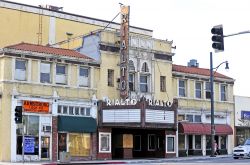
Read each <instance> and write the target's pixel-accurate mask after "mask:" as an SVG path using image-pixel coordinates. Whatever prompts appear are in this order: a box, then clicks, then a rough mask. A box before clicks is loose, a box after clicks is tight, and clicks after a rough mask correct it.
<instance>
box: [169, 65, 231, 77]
mask: <svg viewBox="0 0 250 165" xmlns="http://www.w3.org/2000/svg"><path fill="white" fill-rule="evenodd" d="M172 71H175V72H182V73H188V74H196V75H202V76H208V77H209V76H210V70H209V69H205V68H196V67H188V66H182V65H175V64H173V66H172ZM214 77H217V78H224V79H231V80H233V79H232V78H231V77H228V76H225V75H223V74H220V73H218V72H216V73H215V74H214Z"/></svg>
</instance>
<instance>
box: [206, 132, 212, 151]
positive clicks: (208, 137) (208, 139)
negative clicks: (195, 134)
mask: <svg viewBox="0 0 250 165" xmlns="http://www.w3.org/2000/svg"><path fill="white" fill-rule="evenodd" d="M211 146H212V145H211V136H209V135H207V136H206V149H211V148H212V147H211Z"/></svg>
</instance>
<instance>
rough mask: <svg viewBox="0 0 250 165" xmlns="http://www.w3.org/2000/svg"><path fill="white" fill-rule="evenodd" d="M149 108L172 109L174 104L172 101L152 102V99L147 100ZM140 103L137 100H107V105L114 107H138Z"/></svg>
mask: <svg viewBox="0 0 250 165" xmlns="http://www.w3.org/2000/svg"><path fill="white" fill-rule="evenodd" d="M146 101H147V102H148V105H149V106H163V107H171V106H172V102H170V101H164V100H152V99H147V100H146ZM137 102H138V100H137V99H125V100H123V99H112V100H110V99H107V100H106V105H107V106H112V105H136V104H137Z"/></svg>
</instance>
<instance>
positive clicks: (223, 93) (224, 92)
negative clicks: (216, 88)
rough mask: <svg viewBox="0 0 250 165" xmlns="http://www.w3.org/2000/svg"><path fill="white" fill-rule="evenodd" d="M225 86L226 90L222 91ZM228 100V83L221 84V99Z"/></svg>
mask: <svg viewBox="0 0 250 165" xmlns="http://www.w3.org/2000/svg"><path fill="white" fill-rule="evenodd" d="M223 87H224V91H222V89H223ZM223 97H224V98H223ZM227 100H228V99H227V85H226V84H220V101H227Z"/></svg>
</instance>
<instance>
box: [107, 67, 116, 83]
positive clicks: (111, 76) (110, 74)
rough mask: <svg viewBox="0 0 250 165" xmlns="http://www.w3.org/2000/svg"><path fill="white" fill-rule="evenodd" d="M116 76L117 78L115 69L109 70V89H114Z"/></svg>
mask: <svg viewBox="0 0 250 165" xmlns="http://www.w3.org/2000/svg"><path fill="white" fill-rule="evenodd" d="M114 76H115V71H114V69H108V75H107V78H108V82H107V83H108V86H109V87H114Z"/></svg>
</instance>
